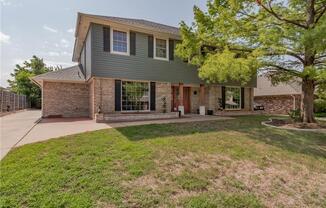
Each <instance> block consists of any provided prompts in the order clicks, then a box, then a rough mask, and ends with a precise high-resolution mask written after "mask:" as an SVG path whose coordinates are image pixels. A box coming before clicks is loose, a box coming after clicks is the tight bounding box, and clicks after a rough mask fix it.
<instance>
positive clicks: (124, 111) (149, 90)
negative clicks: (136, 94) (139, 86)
mask: <svg viewBox="0 0 326 208" xmlns="http://www.w3.org/2000/svg"><path fill="white" fill-rule="evenodd" d="M122 82H143V83H147V84H148V110H122V109H123V108H122V94H123V93H122ZM120 92H121V96H120V109H121V112H122V113H137V112H151V82H145V81H131V80H121V91H120Z"/></svg>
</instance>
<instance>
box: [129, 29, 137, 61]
mask: <svg viewBox="0 0 326 208" xmlns="http://www.w3.org/2000/svg"><path fill="white" fill-rule="evenodd" d="M130 55H133V56H135V55H136V33H135V32H130Z"/></svg>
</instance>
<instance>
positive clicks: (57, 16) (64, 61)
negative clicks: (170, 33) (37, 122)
mask: <svg viewBox="0 0 326 208" xmlns="http://www.w3.org/2000/svg"><path fill="white" fill-rule="evenodd" d="M194 5H197V6H199V7H200V8H202V9H205V7H206V0H164V1H162V0H78V1H77V0H51V1H50V0H0V6H1V10H0V19H1V20H0V48H1V50H0V58H1V59H0V61H1V63H0V67H1V74H0V76H1V80H0V85H1V86H3V87H7V86H8V83H7V79H9V78H10V73H11V72H12V71H13V69H14V68H15V65H16V64H22V63H23V62H24V61H25V60H28V59H30V58H31V57H32V56H33V55H36V56H38V57H40V58H43V59H44V61H45V63H46V64H47V65H48V66H57V65H60V66H62V67H63V68H64V67H68V66H72V65H74V64H76V63H73V62H72V61H71V59H72V51H73V46H74V32H75V31H74V30H75V24H76V18H77V12H83V13H89V14H97V15H107V16H118V17H126V18H141V19H147V20H151V21H155V22H158V23H162V24H167V25H172V26H178V24H179V23H180V21H182V20H183V21H185V22H186V23H188V24H189V23H191V22H192V21H193V11H192V8H193V6H194Z"/></svg>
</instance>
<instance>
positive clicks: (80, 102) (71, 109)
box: [42, 82, 89, 117]
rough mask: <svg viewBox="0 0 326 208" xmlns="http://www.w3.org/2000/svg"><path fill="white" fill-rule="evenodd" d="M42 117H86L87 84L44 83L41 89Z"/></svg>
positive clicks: (87, 108)
mask: <svg viewBox="0 0 326 208" xmlns="http://www.w3.org/2000/svg"><path fill="white" fill-rule="evenodd" d="M42 109H43V115H42V116H43V117H51V116H55V117H88V116H89V92H88V85H87V84H79V83H65V82H44V83H43V88H42Z"/></svg>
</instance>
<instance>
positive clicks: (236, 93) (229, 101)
mask: <svg viewBox="0 0 326 208" xmlns="http://www.w3.org/2000/svg"><path fill="white" fill-rule="evenodd" d="M225 108H226V109H229V110H232V109H234V110H238V109H240V108H241V88H240V87H226V88H225Z"/></svg>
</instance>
